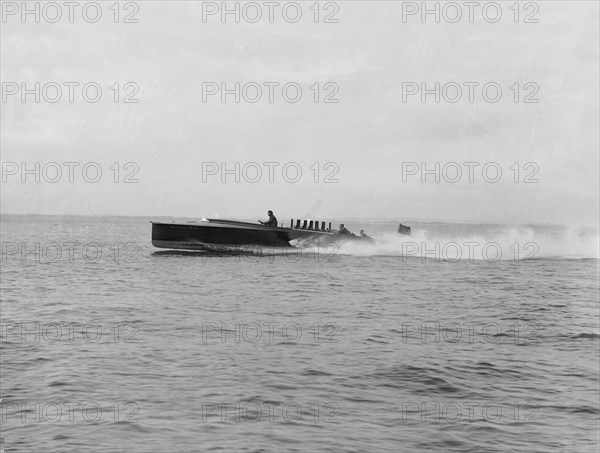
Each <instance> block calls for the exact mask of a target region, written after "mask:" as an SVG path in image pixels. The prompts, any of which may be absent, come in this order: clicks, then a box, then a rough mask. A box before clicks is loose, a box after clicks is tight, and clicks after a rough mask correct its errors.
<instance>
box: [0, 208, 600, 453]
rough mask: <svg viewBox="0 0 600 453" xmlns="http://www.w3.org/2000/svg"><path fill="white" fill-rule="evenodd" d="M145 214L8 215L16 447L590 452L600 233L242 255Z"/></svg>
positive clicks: (7, 406) (498, 233)
mask: <svg viewBox="0 0 600 453" xmlns="http://www.w3.org/2000/svg"><path fill="white" fill-rule="evenodd" d="M148 220H150V219H146V218H127V217H60V216H3V220H2V274H1V277H2V281H1V302H2V303H1V317H2V319H1V329H2V330H1V338H0V347H1V352H2V354H1V362H0V365H1V372H2V379H1V397H2V401H1V405H2V433H1V436H0V437H1V438H2V449H4V450H5V451H6V452H21V451H22V452H37V451H45V452H81V451H90V452H92V451H93V452H113V451H128V452H165V451H178V452H188V451H189V452H194V451H247V452H259V451H260V452H263V451H264V452H280V451H298V452H313V451H314V452H338V451H357V452H358V451H369V452H398V451H427V452H430V451H456V452H469V451H473V452H486V451H489V452H497V451H528V452H533V451H544V452H547V451H560V452H565V451H566V452H586V451H589V452H595V451H597V448H598V442H599V439H598V428H599V399H598V398H599V383H600V381H599V356H598V352H599V294H598V263H599V261H598V231H597V229H596V228H589V227H588V228H585V227H579V226H570V227H564V226H548V225H546V226H541V225H500V224H494V225H483V224H458V223H444V222H410V221H408V220H407V221H403V223H406V224H408V225H410V226H411V227H412V235H411V236H401V235H398V234H397V233H396V232H395V231H396V229H397V223H395V222H385V221H371V220H357V221H345V222H344V223H345V224H346V226H347V227H348V228H349V229H350V230H352V231H353V232H355V233H358V231H359V230H360V229H365V230H366V232H367V234H369V235H371V236H373V237H375V238H376V241H375V242H374V243H372V244H371V243H366V242H354V243H347V244H343V245H341V246H339V247H338V246H333V247H331V246H329V247H323V246H318V245H316V246H313V247H309V248H305V249H302V250H300V251H298V250H290V251H278V252H273V251H265V253H254V252H256V250H252V251H250V252H249V253H244V254H238V255H235V256H232V255H219V254H203V253H197V252H181V251H179V252H177V251H175V252H172V251H164V250H159V249H156V248H154V247H153V246H152V244H151V242H150V237H151V225H150V223H149V222H148ZM153 220H159V219H153ZM163 220H165V219H163ZM166 220H167V221H172V220H177V219H166ZM179 220H181V219H179Z"/></svg>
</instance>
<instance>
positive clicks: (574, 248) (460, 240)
mask: <svg viewBox="0 0 600 453" xmlns="http://www.w3.org/2000/svg"><path fill="white" fill-rule="evenodd" d="M598 247H599V239H598V233H597V230H595V229H593V228H581V227H545V226H512V227H495V228H487V231H486V228H484V229H483V231H481V232H478V233H473V232H466V233H465V232H462V233H461V232H460V231H455V232H452V233H440V232H439V231H434V229H431V230H428V229H427V228H422V229H419V228H413V233H412V235H411V236H400V235H398V234H394V233H383V234H380V235H378V237H377V240H376V241H375V242H373V243H356V242H347V243H342V244H340V247H339V253H340V254H342V255H354V256H400V257H403V258H406V259H408V258H417V259H420V260H422V261H425V260H427V261H429V260H438V261H463V260H466V261H481V260H484V261H489V262H493V261H523V260H530V259H590V258H591V259H598V258H599V252H598Z"/></svg>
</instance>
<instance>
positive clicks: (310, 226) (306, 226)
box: [290, 219, 331, 231]
mask: <svg viewBox="0 0 600 453" xmlns="http://www.w3.org/2000/svg"><path fill="white" fill-rule="evenodd" d="M300 222H302V224H300ZM290 228H296V229H299V230H314V231H331V222H329V227H328V228H325V222H321V228H319V221H318V220H304V221H302V220H300V219H297V220H296V226H294V219H291V220H290Z"/></svg>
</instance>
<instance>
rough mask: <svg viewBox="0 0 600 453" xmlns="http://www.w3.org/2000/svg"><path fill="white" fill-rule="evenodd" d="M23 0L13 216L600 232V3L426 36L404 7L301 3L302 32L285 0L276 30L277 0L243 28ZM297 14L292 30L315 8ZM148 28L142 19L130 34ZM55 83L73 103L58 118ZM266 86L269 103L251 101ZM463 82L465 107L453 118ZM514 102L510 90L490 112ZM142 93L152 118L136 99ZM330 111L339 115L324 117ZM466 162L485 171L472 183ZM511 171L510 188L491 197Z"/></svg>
mask: <svg viewBox="0 0 600 453" xmlns="http://www.w3.org/2000/svg"><path fill="white" fill-rule="evenodd" d="M7 3H8V4H10V5H13V2H3V8H4V12H5V13H6V14H5V17H4V18H3V20H4V22H3V23H2V24H1V27H2V31H1V41H2V44H1V46H2V47H1V52H2V61H1V78H2V83H3V99H2V112H1V114H2V134H1V146H2V161H3V165H4V167H3V178H4V181H3V183H2V195H1V203H2V212H3V213H39V214H91V215H103V214H116V215H147V216H157V217H158V216H180V217H194V218H195V217H201V216H207V217H209V216H214V215H219V216H221V217H234V218H260V217H264V216H265V211H266V210H267V209H272V210H274V211H275V213H276V215H278V217H280V219H281V220H283V219H288V218H291V217H302V216H305V215H308V216H315V217H317V216H318V217H319V218H323V219H325V218H327V217H330V218H344V217H348V218H349V217H365V218H390V219H397V220H405V219H449V220H455V221H460V220H483V221H486V220H487V221H492V222H497V221H507V222H524V223H526V222H541V223H576V224H596V223H597V222H598V215H599V211H598V209H599V208H598V206H599V200H598V198H599V183H598V180H599V176H598V168H599V162H598V156H599V132H598V131H599V123H600V118H599V97H600V95H599V92H598V90H599V84H598V81H599V56H598V54H599V49H598V46H599V41H600V39H599V32H598V27H599V25H598V24H599V7H598V2H593V1H586V2H571V1H569V2H567V1H551V2H538V3H537V4H534V5H539V11H535V10H534V9H533V8H532V7H530V9H528V10H526V9H525V8H524V4H525V3H522V4H521V8H520V11H519V13H520V14H519V18H518V23H515V21H514V19H515V11H514V10H511V9H509V7H510V5H512V4H513V3H514V2H512V1H511V2H501V4H502V17H501V18H500V19H499V20H498V21H497V22H495V23H493V22H492V20H493V19H494V14H493V13H495V11H493V10H491V9H490V10H488V11H487V16H486V17H483V13H482V11H481V9H480V8H478V9H476V10H475V11H474V21H473V23H470V21H469V17H468V13H469V11H468V9H467V7H466V6H463V10H462V13H463V16H462V18H461V19H460V20H458V21H457V22H456V23H450V22H449V20H452V18H453V17H454V15H455V12H456V11H455V10H451V9H448V8H447V9H445V10H444V11H445V16H444V15H442V16H441V18H440V23H436V22H435V18H434V17H433V16H431V15H430V16H426V21H425V23H423V21H422V19H421V16H420V15H419V13H417V14H414V15H408V16H406V17H405V20H403V9H404V12H405V13H408V12H411V8H412V6H413V4H409V3H407V2H404V4H403V2H391V1H381V2H378V1H369V2H358V1H352V2H350V1H343V2H336V3H330V4H329V5H327V6H326V5H325V3H321V5H320V8H319V13H320V14H319V18H318V23H315V22H314V18H315V17H314V14H315V10H314V8H313V9H310V7H311V5H312V4H313V2H300V3H299V4H300V7H301V11H302V17H301V18H300V20H299V21H298V22H296V23H291V22H288V21H286V20H285V18H284V17H283V13H282V6H283V5H285V3H286V2H280V5H279V6H278V7H277V8H275V10H274V15H273V23H270V21H269V17H268V13H269V11H268V7H267V6H265V5H264V3H263V2H258V5H259V6H261V5H262V13H263V16H262V18H261V19H260V20H258V21H257V22H256V23H251V22H250V21H249V20H253V18H254V17H255V13H256V11H257V10H256V8H255V9H254V10H253V9H251V8H250V7H247V8H246V9H245V12H246V15H245V16H244V15H242V17H241V18H240V22H239V23H236V22H235V18H234V17H233V16H232V15H230V16H226V23H223V21H222V19H221V16H220V14H218V13H217V14H215V15H207V16H205V17H204V19H205V21H203V8H204V11H205V13H206V12H209V11H210V8H211V7H212V4H208V3H207V2H204V3H205V4H204V5H203V4H202V2H192V1H188V2H159V1H152V2H145V1H144V2H137V3H136V4H135V5H137V6H138V7H139V8H138V9H139V10H137V11H136V10H135V8H134V7H133V6H128V7H127V8H128V9H127V10H126V9H125V6H124V3H122V4H121V10H120V11H119V12H120V15H119V18H118V23H115V22H114V10H111V9H109V7H110V6H111V5H112V4H113V2H100V3H101V7H102V17H101V19H100V20H99V21H98V22H96V23H89V22H87V21H86V20H84V18H83V17H82V11H81V9H76V10H75V11H74V15H73V23H69V18H68V9H67V7H63V9H62V15H63V16H62V18H61V19H60V20H58V22H57V23H48V21H47V19H51V20H52V19H53V17H54V16H55V12H56V11H54V10H52V9H51V8H47V9H46V10H45V15H44V14H43V13H44V11H41V12H40V23H36V22H35V20H34V17H33V16H32V15H29V16H26V17H25V18H26V23H23V21H22V18H21V15H20V13H21V12H20V11H17V12H16V14H14V15H10V14H8V13H11V12H12V10H10V8H12V6H10V8H9V10H6V8H7V6H6V5H7ZM58 4H59V5H61V4H62V2H59V3H58ZM83 4H84V3H81V5H83ZM420 4H421V2H418V3H415V4H414V5H416V6H417V7H419V6H420ZM482 4H484V3H482ZM531 4H533V3H530V5H531ZM14 5H17V7H19V8H20V5H21V2H16V3H14ZM29 5H31V8H34V2H30V3H29ZM43 5H44V3H41V7H43ZM214 5H216V6H217V7H220V5H221V2H218V3H215V4H214ZM229 5H230V6H231V8H234V7H235V5H234V3H233V2H230V3H229ZM241 5H242V6H241V7H243V6H244V4H241ZM429 5H431V8H434V7H435V5H434V3H433V2H431V3H429ZM458 5H463V3H462V2H459V3H458ZM443 6H444V4H443V3H442V4H441V6H440V8H441V7H443ZM286 11H287V16H286V18H287V19H291V20H293V19H294V13H295V12H296V10H295V9H294V8H292V7H290V8H288V9H287V10H286ZM92 13H94V11H92V10H91V9H88V10H87V14H88V16H86V17H87V18H88V19H90V18H92V19H93V14H92ZM129 13H132V14H133V15H132V16H130V19H137V20H138V22H137V23H123V21H124V19H125V16H127V14H129ZM328 15H329V16H328ZM325 17H328V18H329V20H337V22H333V23H324V20H325ZM526 18H527V19H528V20H537V21H538V22H537V23H525V22H524V21H525V19H526ZM486 19H488V20H486ZM490 19H491V20H490ZM36 82H39V83H40V95H41V98H40V102H39V103H36V102H35V95H34V94H30V95H27V96H26V98H25V102H23V99H22V98H21V93H20V92H17V93H16V94H14V95H13V94H12V92H13V91H14V89H15V87H17V88H18V89H19V90H21V89H22V87H23V86H22V83H25V84H26V87H27V88H29V89H35V88H34V87H35V85H34V84H35V83H36ZM65 82H76V83H79V84H80V85H79V86H76V85H73V90H74V102H73V103H70V102H69V99H68V87H67V86H66V85H64V83H65ZM90 82H93V83H96V84H98V85H99V86H100V87H101V88H102V96H101V98H100V100H99V101H98V102H96V103H92V102H88V101H86V100H84V99H83V96H82V89H81V88H82V86H83V85H85V84H87V83H90ZM116 82H118V83H119V95H120V98H119V102H115V101H114V95H115V91H116V86H115V85H114V84H115V83H116ZM128 82H130V83H132V85H127V87H125V84H126V83H128ZM210 82H213V83H214V84H213V85H210V86H209V85H207V83H210ZM236 82H239V83H240V84H241V86H242V87H244V86H246V85H247V84H250V85H247V87H246V88H247V89H246V91H245V92H242V93H240V94H241V99H240V102H239V103H236V102H235V100H234V95H233V94H231V95H228V96H227V97H226V98H225V101H226V102H222V99H221V96H220V94H219V93H217V94H216V95H207V90H208V89H209V88H214V87H215V86H216V87H218V88H220V85H221V84H222V83H224V84H226V85H227V87H229V88H232V89H233V88H234V86H235V85H234V84H235V83H236ZM265 82H266V83H269V82H273V83H274V84H275V83H279V84H280V85H278V86H277V85H273V86H274V88H273V89H274V91H273V95H274V99H273V102H269V99H268V98H269V93H268V87H267V86H265V85H264V83H265ZM436 82H437V83H440V87H443V86H445V85H446V90H445V92H442V91H441V90H440V96H441V97H440V102H439V103H437V102H435V99H434V97H435V95H434V94H430V95H428V96H427V97H426V98H425V102H422V99H421V94H420V93H417V94H415V95H408V91H407V90H409V89H414V88H415V87H417V88H418V89H420V87H421V84H422V83H423V84H426V87H427V88H430V89H434V88H435V84H436ZM469 82H472V83H473V84H472V86H473V89H474V92H473V94H474V99H473V101H472V102H471V100H469V89H468V86H466V85H464V84H465V83H469ZM54 83H56V84H58V85H61V86H62V90H63V92H62V98H61V99H60V100H59V101H58V102H56V103H51V102H48V100H47V99H53V98H54V96H55V93H56V90H55V88H54V85H52V84H54ZM288 83H296V84H298V85H299V86H300V87H301V88H302V94H301V96H300V97H299V100H298V101H297V102H295V103H293V102H288V101H286V100H285V99H284V97H283V93H282V86H283V85H285V84H288ZM315 83H317V84H318V87H319V102H315V99H314V96H315V92H316V87H317V85H315ZM407 83H410V85H406V84H407ZM48 84H50V85H48ZM256 84H258V85H259V86H262V88H263V93H262V98H261V99H260V100H259V101H258V102H255V103H252V102H249V100H251V99H250V98H253V97H255V95H256V90H255V87H256ZM326 84H329V85H326ZM403 84H404V85H403ZM448 84H450V85H448ZM475 84H479V85H475ZM485 84H491V85H490V87H491V88H490V90H489V91H488V92H487V95H488V100H486V99H485V98H484V96H483V93H482V87H483V85H485ZM515 84H517V85H515ZM457 85H458V86H461V87H462V90H463V92H462V98H461V99H459V100H458V101H457V102H454V103H453V102H450V100H452V99H453V98H454V97H455V96H456V90H455V87H456V86H457ZM44 86H45V87H46V88H45V91H44V88H43V87H44ZM111 86H112V87H113V88H112V89H111V88H110V87H111ZM496 86H499V87H501V88H502V94H501V96H499V99H498V100H497V102H491V100H492V98H493V97H495V96H496V92H495V88H494V87H496ZM310 87H313V88H312V89H311V88H310ZM511 87H512V89H511ZM517 87H518V90H519V99H518V102H515V99H514V97H515V95H516V91H517ZM137 88H139V91H137V92H136V89H137ZM292 88H293V86H292ZM90 93H91V94H90ZM127 94H131V98H130V100H135V99H137V100H138V101H139V102H137V103H124V102H123V100H124V96H125V95H127ZM203 94H204V95H205V96H204V97H205V99H203ZM287 94H288V95H289V98H292V97H294V96H295V95H296V93H295V90H294V89H290V90H289V91H288V92H287ZM88 95H89V96H90V98H91V97H93V95H94V91H93V90H91V89H90V90H89V91H88ZM244 95H245V96H244ZM403 95H404V96H403ZM326 96H329V98H328V99H329V100H337V101H338V102H337V103H333V102H330V103H325V102H323V101H324V99H325V97H326ZM403 97H404V99H403ZM525 100H528V101H535V100H537V101H538V102H528V103H526V102H524V101H525ZM22 162H24V163H26V165H27V166H28V168H30V169H34V168H35V163H36V162H39V163H40V168H43V167H44V165H46V164H48V163H49V162H56V163H58V164H60V166H61V167H62V170H63V174H62V177H60V178H58V180H57V182H55V183H52V182H50V181H49V180H51V179H53V178H54V175H55V174H54V170H53V167H52V166H47V167H46V174H45V175H44V174H41V175H40V177H41V180H40V182H39V183H36V182H35V181H34V176H35V175H33V174H32V175H29V176H27V181H26V182H25V183H23V182H21V177H22V176H23V175H22V174H21V172H20V168H18V167H20V164H21V163H22ZM64 162H75V163H77V164H78V166H74V165H75V164H71V165H73V166H72V167H71V168H73V169H74V174H73V177H74V182H72V183H71V182H69V175H68V172H69V167H68V166H64V165H63V163H64ZM115 162H117V163H118V167H120V171H119V174H118V175H117V174H116V171H115V169H116V167H114V166H113V167H112V169H111V165H113V163H115ZM128 162H131V163H133V164H130V165H129V166H128V167H126V168H125V165H126V164H127V163H128ZM236 162H239V165H240V167H239V168H240V175H239V176H240V182H239V183H236V182H235V180H234V178H235V175H234V174H229V175H225V176H226V177H227V180H226V181H225V183H223V182H222V180H221V178H222V176H223V175H221V172H220V169H218V166H220V165H221V163H224V164H225V165H226V166H227V168H229V169H231V170H234V169H235V165H236ZM253 162H255V163H257V164H258V165H260V166H261V167H262V176H258V175H257V173H256V171H255V170H256V167H255V166H254V164H252V163H253ZM264 162H272V163H276V164H269V165H270V167H269V166H265V165H264ZM436 162H439V165H440V169H442V168H444V166H445V165H446V170H447V171H446V173H442V174H440V177H441V179H440V182H439V183H436V182H435V181H434V175H433V174H432V175H429V176H428V177H427V178H428V179H427V182H425V183H423V182H421V172H420V169H419V168H418V167H419V166H420V165H421V163H425V164H426V165H427V167H428V168H430V169H435V165H436ZM452 162H454V163H456V164H451V165H450V166H448V165H447V164H448V163H452ZM465 162H471V163H473V164H470V165H471V167H470V168H472V170H473V173H472V175H469V167H468V166H465V165H464V163H465ZM90 163H92V164H94V165H91V166H90V165H88V167H87V168H88V171H89V172H88V177H89V179H93V177H94V176H95V170H94V169H95V168H96V167H99V168H101V169H102V177H101V178H100V180H99V181H98V182H97V183H91V182H88V181H85V180H84V178H83V176H82V168H83V166H85V165H86V164H90ZM212 163H216V164H217V167H215V166H214V165H213V164H212ZM315 163H317V164H315ZM328 163H330V164H329V165H327V164H328ZM412 163H417V164H418V165H417V166H416V167H415V166H414V165H413V164H412ZM515 163H518V165H517V166H515V165H514V164H515ZM528 163H529V165H527V166H526V164H528ZM15 164H17V165H15ZM248 164H250V165H248ZM286 164H287V167H286V169H287V173H283V167H284V166H286ZM486 164H487V167H486V169H487V174H485V175H484V174H482V169H483V167H484V166H486ZM244 166H245V169H246V172H245V173H244V172H243V168H244ZM457 166H458V167H461V168H462V171H463V174H462V177H461V178H458V177H457V176H456V175H457V174H456V171H455V170H456V167H457ZM298 167H299V168H300V169H301V170H302V175H301V176H299V177H297V175H296V168H298ZM517 167H519V170H520V171H519V172H518V174H517V172H516V169H517ZM203 168H204V170H205V174H204V175H203ZM269 168H272V169H273V174H272V177H273V179H274V182H270V181H269V179H270V177H269ZM317 168H319V172H318V174H317V172H316V169H317ZM403 168H404V170H405V174H403ZM497 168H500V169H501V170H502V175H501V177H499V181H498V182H496V183H493V182H488V181H486V178H487V179H488V180H493V179H494V178H496V174H495V171H496V169H497ZM406 170H410V173H411V174H406ZM134 172H135V175H133V176H130V179H137V180H138V182H137V183H129V184H128V183H124V182H123V179H125V177H126V176H127V175H128V174H131V173H134ZM415 172H416V174H412V173H415ZM484 176H485V178H484ZM445 177H446V178H445ZM470 177H472V178H473V181H474V182H470V181H469V179H470ZM114 178H117V179H118V182H115V181H114ZM315 178H317V181H318V182H315ZM515 178H517V180H518V182H515ZM54 179H57V178H54ZM256 179H257V180H258V181H257V182H254V183H253V182H251V181H252V180H256ZM294 179H298V181H297V182H295V183H293V182H291V181H292V180H294ZM325 179H328V180H330V181H332V182H329V183H326V182H324V180H325ZM452 179H458V180H457V182H455V183H452V182H450V181H449V180H452ZM524 179H528V180H530V181H535V180H537V181H538V182H530V183H525V182H524V181H523V180H524ZM335 181H337V182H335Z"/></svg>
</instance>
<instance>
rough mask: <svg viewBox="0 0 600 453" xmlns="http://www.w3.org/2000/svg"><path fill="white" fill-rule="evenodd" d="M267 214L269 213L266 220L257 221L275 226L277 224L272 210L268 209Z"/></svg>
mask: <svg viewBox="0 0 600 453" xmlns="http://www.w3.org/2000/svg"><path fill="white" fill-rule="evenodd" d="M267 214H268V215H269V220H267V221H266V222H263V221H262V220H259V221H258V222H259V223H260V224H261V225H264V226H270V227H276V226H277V217H275V216H274V215H273V211H271V210H269V212H267Z"/></svg>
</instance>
